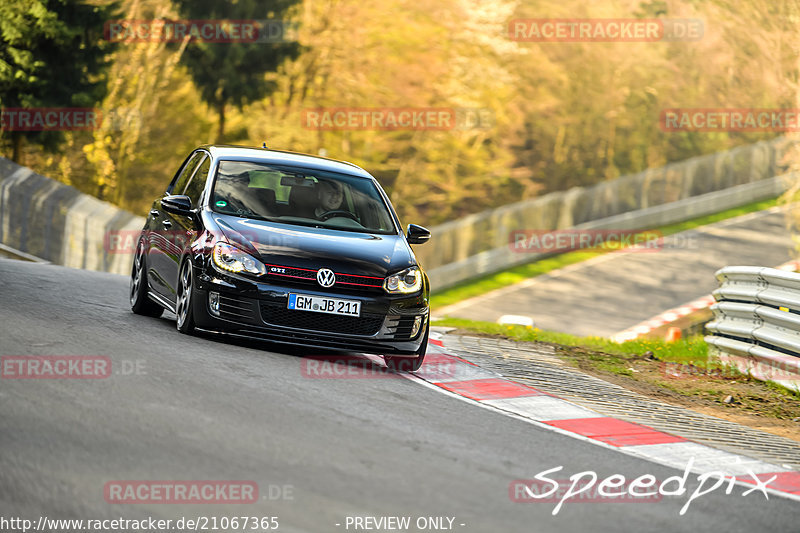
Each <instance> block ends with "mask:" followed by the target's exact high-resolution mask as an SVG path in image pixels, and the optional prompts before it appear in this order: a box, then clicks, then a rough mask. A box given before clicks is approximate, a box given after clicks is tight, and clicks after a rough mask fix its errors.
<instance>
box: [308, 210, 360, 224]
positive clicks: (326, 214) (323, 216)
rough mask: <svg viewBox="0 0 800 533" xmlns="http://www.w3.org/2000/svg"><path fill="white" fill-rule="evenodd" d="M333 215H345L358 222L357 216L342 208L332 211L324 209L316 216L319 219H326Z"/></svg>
mask: <svg viewBox="0 0 800 533" xmlns="http://www.w3.org/2000/svg"><path fill="white" fill-rule="evenodd" d="M333 217H347V218H351V219H353V220H355V221H356V222H358V218H356V216H355V215H354V214H353V213H351V212H350V211H345V210H343V209H335V210H333V211H325V212H324V213H322V214H321V215H320V216H319V217H318V218H319V219H320V220H328V219H329V218H333Z"/></svg>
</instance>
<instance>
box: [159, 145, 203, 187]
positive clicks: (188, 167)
mask: <svg viewBox="0 0 800 533" xmlns="http://www.w3.org/2000/svg"><path fill="white" fill-rule="evenodd" d="M204 156H205V154H204V153H203V152H195V153H194V154H192V157H191V158H189V160H188V161H187V162H186V164H184V165H183V168H182V169H181V171H180V173H179V174H178V175H177V176H175V179H173V180H172V183H171V184H170V186H169V188H168V189H167V194H182V192H181V191H183V190H184V189H185V188H186V184H187V183H188V182H189V178H191V177H192V172H194V169H196V168H197V165H199V164H200V161H202V160H203V157H204Z"/></svg>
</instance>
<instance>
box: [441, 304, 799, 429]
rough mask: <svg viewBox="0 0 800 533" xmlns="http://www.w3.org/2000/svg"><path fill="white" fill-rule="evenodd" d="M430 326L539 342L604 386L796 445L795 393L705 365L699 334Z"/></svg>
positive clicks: (448, 321)
mask: <svg viewBox="0 0 800 533" xmlns="http://www.w3.org/2000/svg"><path fill="white" fill-rule="evenodd" d="M433 325H435V326H449V327H454V328H457V330H458V331H460V332H463V333H467V334H479V335H490V336H502V337H504V338H508V339H511V340H515V341H521V342H540V343H546V344H548V345H551V346H553V347H554V348H555V349H556V355H557V356H558V357H559V358H561V359H562V360H564V361H566V362H568V363H569V364H570V365H572V366H574V367H576V368H578V369H580V370H581V371H584V372H586V373H588V374H592V375H595V376H597V377H600V378H602V379H605V380H606V381H610V382H612V383H616V384H618V385H621V386H623V387H626V388H628V389H631V390H634V391H636V392H639V393H642V394H645V395H647V396H651V397H654V398H656V399H660V400H666V401H669V402H671V403H677V404H680V405H684V406H686V407H689V408H692V409H695V410H698V411H701V412H709V414H713V415H715V416H719V417H721V418H725V419H728V420H733V421H736V422H739V423H743V424H746V425H750V426H753V427H758V428H760V429H764V430H765V431H771V432H773V433H776V434H779V435H783V436H786V437H789V438H793V439H795V440H798V441H800V394H798V393H796V392H794V391H791V390H789V389H787V388H785V387H782V386H781V385H778V384H776V383H771V382H766V383H765V382H762V381H758V380H755V379H751V378H750V377H749V376H747V375H745V374H742V373H740V372H739V371H738V370H736V369H735V368H733V367H728V366H725V365H722V364H721V363H719V362H717V361H712V360H710V358H709V354H708V346H707V344H706V343H705V341H703V338H702V336H699V335H697V336H694V337H689V338H685V339H681V340H679V341H676V342H666V341H664V340H661V339H637V340H632V341H628V342H624V343H621V344H618V343H615V342H612V341H610V340H608V339H605V338H602V337H577V336H575V335H569V334H566V333H556V332H551V331H542V330H539V329H537V328H526V327H523V326H508V325H500V324H494V323H491V322H480V321H474V320H465V319H459V318H445V319H442V320H437V321H436V322H433ZM729 396H730V398H728V397H729ZM726 399H727V400H728V402H726V401H725V400H726ZM795 419H798V422H793V420H795Z"/></svg>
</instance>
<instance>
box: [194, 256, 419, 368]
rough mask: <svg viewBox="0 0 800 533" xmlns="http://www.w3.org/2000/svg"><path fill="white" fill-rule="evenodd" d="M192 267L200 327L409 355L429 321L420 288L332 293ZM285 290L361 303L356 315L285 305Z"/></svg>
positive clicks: (327, 346) (311, 344)
mask: <svg viewBox="0 0 800 533" xmlns="http://www.w3.org/2000/svg"><path fill="white" fill-rule="evenodd" d="M196 272H198V274H199V275H197V277H196V280H195V294H194V302H193V308H192V310H193V312H194V317H195V322H196V324H197V326H198V327H199V328H201V329H208V330H213V331H221V332H225V333H230V334H235V335H240V336H245V337H249V338H256V339H262V340H266V341H271V342H279V343H286V344H292V345H295V346H305V347H311V348H322V349H329V350H340V351H347V352H367V353H377V354H381V355H383V354H392V355H413V354H415V353H416V352H417V350H419V348H420V345H421V343H422V342H423V337H424V332H425V329H426V327H427V321H428V298H427V294H425V292H424V291H423V292H420V293H418V294H416V295H411V296H403V295H398V296H393V295H388V294H385V293H382V294H376V292H374V291H373V292H370V293H366V292H364V293H354V292H352V291H342V292H335V291H329V290H328V291H325V290H319V288H314V287H313V286H303V287H287V286H283V285H280V284H275V283H274V282H269V281H265V282H262V281H260V280H259V281H256V280H250V279H246V278H243V277H240V276H235V275H226V274H223V273H220V272H218V271H216V270H215V269H209V270H208V271H206V272H202V273H199V271H196ZM210 292H215V293H217V294H219V311H218V314H214V313H212V311H211V309H210V306H209V293H210ZM289 293H299V294H307V295H312V296H323V297H329V298H343V299H348V300H354V299H356V300H359V301H360V302H361V316H360V317H358V318H356V317H346V316H339V315H330V314H325V313H317V312H312V311H300V310H289V309H287V302H288V298H289ZM415 320H416V322H417V328H416V331H414V329H415V328H414V324H415Z"/></svg>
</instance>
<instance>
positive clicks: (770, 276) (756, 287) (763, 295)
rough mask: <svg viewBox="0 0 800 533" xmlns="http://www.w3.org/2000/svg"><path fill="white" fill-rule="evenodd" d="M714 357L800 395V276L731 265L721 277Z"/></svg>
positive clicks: (713, 334)
mask: <svg viewBox="0 0 800 533" xmlns="http://www.w3.org/2000/svg"><path fill="white" fill-rule="evenodd" d="M716 278H717V280H718V282H719V288H718V289H716V290H715V291H714V292H713V295H714V299H715V300H716V301H717V303H715V304H714V305H712V306H711V310H712V311H713V312H714V320H713V321H712V322H709V323H708V324H707V325H706V329H707V330H708V331H709V332H710V333H711V335H708V336H706V338H705V340H706V342H707V343H708V345H709V350H710V352H711V353H712V355H715V356H716V357H718V358H719V360H720V361H721V362H724V363H728V364H731V365H733V366H735V367H737V368H738V369H739V371H741V372H744V373H746V374H749V375H751V376H752V377H754V378H756V379H760V380H764V381H766V380H769V381H774V382H777V383H780V384H781V385H783V386H785V387H787V388H790V389H793V390H796V391H798V392H800V274H797V273H794V272H786V271H784V270H778V269H774V268H766V267H755V266H729V267H725V268H723V269H721V270H719V271H717V273H716Z"/></svg>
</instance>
